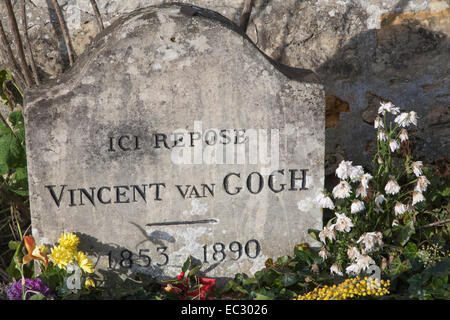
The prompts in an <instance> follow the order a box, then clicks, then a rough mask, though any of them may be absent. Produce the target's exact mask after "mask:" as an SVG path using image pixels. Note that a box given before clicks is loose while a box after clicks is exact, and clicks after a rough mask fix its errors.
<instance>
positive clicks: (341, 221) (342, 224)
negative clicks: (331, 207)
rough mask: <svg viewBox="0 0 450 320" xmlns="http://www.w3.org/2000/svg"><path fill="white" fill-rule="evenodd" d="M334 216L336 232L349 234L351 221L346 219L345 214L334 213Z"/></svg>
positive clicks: (351, 225)
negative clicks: (335, 218)
mask: <svg viewBox="0 0 450 320" xmlns="http://www.w3.org/2000/svg"><path fill="white" fill-rule="evenodd" d="M335 215H336V217H337V220H336V223H335V227H334V228H335V229H336V230H337V231H341V232H350V229H351V228H352V227H353V222H352V220H351V219H350V218H349V217H347V216H346V215H345V213H342V214H339V213H337V212H335Z"/></svg>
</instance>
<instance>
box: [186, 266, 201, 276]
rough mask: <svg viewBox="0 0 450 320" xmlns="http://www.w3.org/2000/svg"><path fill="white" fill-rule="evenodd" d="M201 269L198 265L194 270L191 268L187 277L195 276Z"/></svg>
mask: <svg viewBox="0 0 450 320" xmlns="http://www.w3.org/2000/svg"><path fill="white" fill-rule="evenodd" d="M201 267H202V265H201V264H200V265H198V266H196V267H195V268H192V269H191V270H190V271H189V273H188V277H192V276H195V275H196V274H197V273H198V271H199V270H200V268H201Z"/></svg>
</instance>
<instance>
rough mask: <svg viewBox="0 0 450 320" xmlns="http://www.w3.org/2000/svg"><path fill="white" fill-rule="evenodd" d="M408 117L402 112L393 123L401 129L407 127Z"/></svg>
mask: <svg viewBox="0 0 450 320" xmlns="http://www.w3.org/2000/svg"><path fill="white" fill-rule="evenodd" d="M408 116H409V114H408V113H406V112H402V113H400V115H398V116H397V117H396V118H395V119H394V122H395V123H398V124H399V125H400V126H401V127H407V126H408V125H409V121H408Z"/></svg>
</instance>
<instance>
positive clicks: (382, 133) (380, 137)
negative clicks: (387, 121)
mask: <svg viewBox="0 0 450 320" xmlns="http://www.w3.org/2000/svg"><path fill="white" fill-rule="evenodd" d="M377 139H378V140H380V141H386V131H384V130H383V129H381V130H379V131H378V134H377Z"/></svg>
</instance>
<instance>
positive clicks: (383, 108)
mask: <svg viewBox="0 0 450 320" xmlns="http://www.w3.org/2000/svg"><path fill="white" fill-rule="evenodd" d="M386 112H389V113H391V114H393V115H397V117H395V119H394V122H395V123H396V124H397V125H398V126H400V127H402V128H403V129H402V130H400V133H399V135H398V138H399V139H400V142H404V141H406V140H408V131H407V130H406V129H404V128H406V127H408V126H409V125H411V124H413V125H415V126H417V113H416V112H414V111H411V112H402V113H400V109H399V108H397V107H395V106H394V105H393V104H392V102H381V104H380V108H379V109H378V113H379V114H382V115H383V116H384V115H385V114H386ZM373 126H374V127H375V129H378V134H377V139H378V140H379V141H387V140H388V139H389V149H391V152H395V151H396V150H398V149H400V145H399V144H398V141H397V138H396V137H387V136H386V131H385V129H384V123H383V120H382V119H381V118H380V117H379V116H377V117H376V118H375V121H374V124H373Z"/></svg>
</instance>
